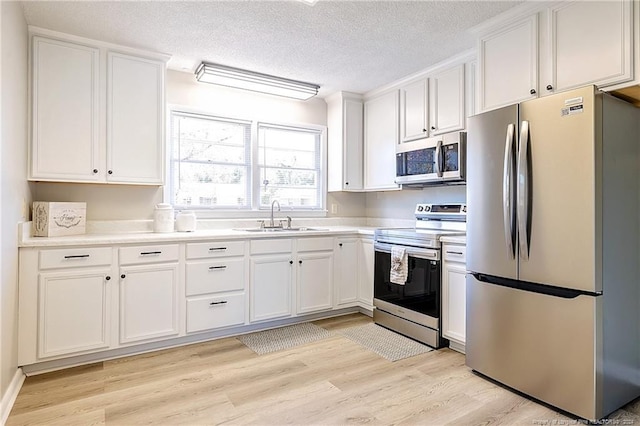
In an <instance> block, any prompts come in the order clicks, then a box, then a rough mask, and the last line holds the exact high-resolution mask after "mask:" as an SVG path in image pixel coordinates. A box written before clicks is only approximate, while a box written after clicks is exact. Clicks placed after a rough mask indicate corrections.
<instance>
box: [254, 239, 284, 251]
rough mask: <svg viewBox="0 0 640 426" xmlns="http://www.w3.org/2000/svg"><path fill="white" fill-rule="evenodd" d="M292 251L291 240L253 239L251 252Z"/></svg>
mask: <svg viewBox="0 0 640 426" xmlns="http://www.w3.org/2000/svg"><path fill="white" fill-rule="evenodd" d="M271 253H291V240H290V239H283V240H252V241H251V254H271Z"/></svg>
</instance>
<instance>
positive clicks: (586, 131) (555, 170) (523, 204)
mask: <svg viewBox="0 0 640 426" xmlns="http://www.w3.org/2000/svg"><path fill="white" fill-rule="evenodd" d="M595 109H596V98H595V88H594V87H593V86H588V87H586V88H582V89H578V90H574V91H570V92H564V93H559V94H556V95H553V96H546V97H544V98H540V99H535V100H532V101H528V102H524V103H522V104H521V105H520V120H521V124H520V130H521V134H520V137H521V140H520V151H521V152H520V153H519V161H518V201H517V204H518V213H519V215H518V225H519V226H518V229H519V231H520V234H519V238H520V244H519V245H520V266H519V274H520V275H519V279H520V280H523V281H529V282H534V283H541V284H549V285H554V286H558V287H565V288H570V289H576V290H584V291H588V292H599V291H601V290H602V288H601V283H600V281H599V280H596V277H595V274H596V272H595V271H596V269H597V267H598V262H599V260H598V257H597V256H596V239H595V236H596V228H595V227H596V219H595V215H596V205H595V199H596V198H595V194H596V179H597V176H596V170H597V165H596V160H597V158H596V145H595V132H596V127H597V126H596V121H595V119H596V112H595ZM527 147H528V150H527V151H526V152H522V151H523V150H525V148H527ZM523 234H524V235H523Z"/></svg>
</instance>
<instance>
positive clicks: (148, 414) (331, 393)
mask: <svg viewBox="0 0 640 426" xmlns="http://www.w3.org/2000/svg"><path fill="white" fill-rule="evenodd" d="M370 321H371V319H370V318H368V317H366V316H364V315H360V314H354V315H348V316H345V317H338V318H332V319H328V320H322V321H316V322H315V324H317V325H319V326H321V327H324V328H326V329H328V330H331V329H337V328H343V327H349V326H354V325H360V324H363V323H366V322H370ZM611 422H612V423H609V424H620V425H625V424H626V425H630V424H638V425H640V400H636V401H635V402H633V403H631V404H629V405H628V406H626V407H624V409H621V410H618V411H617V412H616V413H614V415H613V416H612V417H611ZM352 423H370V424H375V425H391V424H394V425H395V424H405V425H432V424H433V425H439V424H456V425H458V424H462V425H467V424H469V425H471V424H474V425H475V424H482V425H489V424H508V425H512V424H523V425H541V424H542V425H569V424H575V423H576V422H575V421H572V420H571V419H569V418H567V417H565V416H563V415H562V414H559V413H557V412H555V411H553V410H551V409H549V408H547V407H545V406H542V405H540V404H537V403H535V402H533V401H530V400H528V399H526V398H523V397H521V396H519V395H516V394H515V393H512V392H510V391H508V390H506V389H504V388H502V387H500V386H498V385H496V384H494V383H492V382H490V381H488V380H485V379H483V378H481V377H479V376H478V375H476V374H474V373H473V372H472V371H470V370H469V368H467V367H465V365H464V356H463V355H461V354H459V353H457V352H454V351H451V350H449V349H442V350H438V351H432V352H429V353H426V354H423V355H419V356H415V357H412V358H407V359H404V360H400V361H396V362H390V361H387V360H385V359H384V358H381V357H379V356H378V355H376V354H375V353H373V352H370V351H369V350H367V349H365V348H363V347H361V346H359V345H358V344H356V343H353V342H352V341H350V340H348V339H346V338H345V337H342V336H340V335H333V336H332V337H330V338H327V339H324V340H321V341H317V342H314V343H310V344H307V345H303V346H299V347H296V348H293V349H289V350H285V351H279V352H275V353H271V354H267V355H260V356H259V355H256V354H255V353H253V352H252V351H251V350H250V349H249V348H247V347H246V346H244V345H243V344H242V343H240V342H239V341H238V340H237V339H235V338H226V339H221V340H216V341H212V342H207V343H201V344H195V345H190V346H184V347H181V348H175V349H169V350H164V351H160V352H154V353H151V354H144V355H138V356H132V357H128V358H123V359H119V360H114V361H105V362H100V363H95V364H91V365H87V366H83V367H77V368H72V369H68V370H64V371H59V372H54V373H48V374H43V375H39V376H34V377H29V378H27V379H26V381H25V383H24V386H23V388H22V390H21V391H20V394H19V396H18V399H17V400H16V403H15V405H14V407H13V411H12V412H11V415H10V416H9V419H8V422H7V425H31V424H43V425H44V424H46V425H92V424H106V425H137V424H158V425H173V424H189V425H210V424H261V425H281V424H300V425H308V424H321V425H342V424H352Z"/></svg>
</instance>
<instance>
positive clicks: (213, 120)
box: [167, 110, 324, 211]
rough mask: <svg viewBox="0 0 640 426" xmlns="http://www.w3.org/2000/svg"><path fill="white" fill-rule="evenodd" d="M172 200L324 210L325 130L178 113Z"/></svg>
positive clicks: (188, 204) (203, 205)
mask: <svg viewBox="0 0 640 426" xmlns="http://www.w3.org/2000/svg"><path fill="white" fill-rule="evenodd" d="M170 115H171V130H170V134H171V149H170V150H169V151H170V156H169V163H170V166H169V169H170V176H169V185H168V188H167V192H168V194H169V202H170V203H171V204H173V205H174V206H175V207H177V208H189V209H200V210H210V211H213V210H232V209H233V210H238V209H243V210H248V211H250V210H260V209H266V208H270V207H271V203H272V202H273V200H278V201H279V203H280V205H281V206H282V208H283V209H289V210H324V192H323V191H324V172H323V166H322V165H323V160H322V152H323V135H324V128H322V127H320V126H304V127H303V126H286V125H279V124H271V123H262V122H260V123H258V122H252V121H243V120H234V119H228V118H221V117H214V116H210V115H205V114H197V113H191V112H184V111H178V110H172V111H171V114H170Z"/></svg>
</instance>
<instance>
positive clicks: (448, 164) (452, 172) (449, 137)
mask: <svg viewBox="0 0 640 426" xmlns="http://www.w3.org/2000/svg"><path fill="white" fill-rule="evenodd" d="M466 142H467V134H466V133H465V132H454V133H446V134H443V135H439V136H436V137H433V138H425V139H420V140H417V141H413V142H405V143H402V144H399V145H398V146H397V148H396V183H397V184H401V185H429V184H443V183H464V181H465V163H466V156H465V151H466V145H467V143H466Z"/></svg>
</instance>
